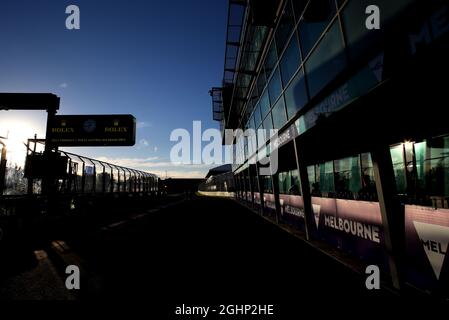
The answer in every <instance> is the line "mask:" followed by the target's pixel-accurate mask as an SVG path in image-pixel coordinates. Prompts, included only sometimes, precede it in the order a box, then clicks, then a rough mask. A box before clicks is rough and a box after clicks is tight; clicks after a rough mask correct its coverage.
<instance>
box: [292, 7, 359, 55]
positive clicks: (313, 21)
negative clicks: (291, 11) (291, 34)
mask: <svg viewBox="0 0 449 320" xmlns="http://www.w3.org/2000/svg"><path fill="white" fill-rule="evenodd" d="M361 12H364V11H361ZM334 15H335V4H334V0H313V1H310V2H309V4H308V6H307V8H306V11H305V12H304V15H303V18H302V19H301V21H300V23H299V35H300V39H301V47H302V53H303V55H304V57H305V56H307V54H308V53H309V52H310V50H311V49H312V47H313V45H314V44H315V42H316V41H317V40H318V38H319V37H320V35H321V34H322V33H323V31H324V29H326V27H327V26H328V25H329V23H330V22H331V20H332V17H333V16H334ZM363 25H365V24H363Z"/></svg>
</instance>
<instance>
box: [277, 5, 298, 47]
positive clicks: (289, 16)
mask: <svg viewBox="0 0 449 320" xmlns="http://www.w3.org/2000/svg"><path fill="white" fill-rule="evenodd" d="M294 25H295V24H294V19H293V9H292V5H291V3H290V1H288V2H287V4H286V6H285V8H284V12H283V14H282V18H281V21H280V22H279V25H278V28H277V29H276V35H275V38H276V47H277V50H278V53H279V54H281V52H282V50H283V49H284V46H285V43H286V42H287V40H288V37H289V35H290V33H291V31H292V29H293V27H294Z"/></svg>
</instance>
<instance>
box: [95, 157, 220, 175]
mask: <svg viewBox="0 0 449 320" xmlns="http://www.w3.org/2000/svg"><path fill="white" fill-rule="evenodd" d="M97 159H98V160H100V161H105V162H109V163H112V164H116V165H119V166H123V167H128V168H132V169H137V170H142V171H147V172H151V173H154V174H157V175H158V176H160V177H161V178H165V172H167V175H168V176H169V177H172V178H204V177H205V176H206V174H207V172H208V171H209V169H210V168H212V167H214V166H215V165H206V164H173V163H172V162H171V161H166V160H162V159H159V158H158V157H148V158H107V157H99V158H97Z"/></svg>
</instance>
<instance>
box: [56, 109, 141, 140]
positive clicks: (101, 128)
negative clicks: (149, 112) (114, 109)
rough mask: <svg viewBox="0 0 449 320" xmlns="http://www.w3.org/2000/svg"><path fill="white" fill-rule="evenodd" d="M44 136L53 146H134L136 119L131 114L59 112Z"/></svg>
mask: <svg viewBox="0 0 449 320" xmlns="http://www.w3.org/2000/svg"><path fill="white" fill-rule="evenodd" d="M47 139H48V141H49V142H50V143H51V144H52V145H54V146H67V147H83V146H84V147H87V146H133V145H134V144H135V141H136V118H134V116H132V115H130V114H114V115H58V116H55V117H54V119H53V121H51V123H49V131H48V137H47Z"/></svg>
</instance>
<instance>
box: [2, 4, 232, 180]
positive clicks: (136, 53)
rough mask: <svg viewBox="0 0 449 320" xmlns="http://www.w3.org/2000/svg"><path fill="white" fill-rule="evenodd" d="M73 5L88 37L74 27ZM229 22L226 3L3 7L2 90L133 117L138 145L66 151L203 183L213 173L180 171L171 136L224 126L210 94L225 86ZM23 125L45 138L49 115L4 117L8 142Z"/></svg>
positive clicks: (65, 110)
mask: <svg viewBox="0 0 449 320" xmlns="http://www.w3.org/2000/svg"><path fill="white" fill-rule="evenodd" d="M70 4H75V5H77V6H79V8H80V12H81V15H80V16H81V29H80V30H67V29H66V28H65V20H66V17H67V14H66V13H65V8H66V7H67V6H68V5H70ZM226 17H227V1H226V0H213V1H211V0H189V1H182V0H174V1H151V0H146V1H144V0H132V1H105V0H89V1H56V0H53V1H51V0H44V1H17V0H14V1H1V2H0V38H1V40H2V49H1V51H0V92H52V93H55V94H57V95H58V96H60V97H61V109H60V111H59V114H91V113H92V114H102V113H104V114H109V113H131V114H133V115H134V116H135V117H136V118H137V122H138V130H137V143H136V146H134V147H108V148H105V147H101V148H64V149H66V150H70V151H75V152H77V153H80V154H84V155H87V156H91V157H96V158H101V159H105V160H110V161H115V162H116V163H119V164H125V165H130V166H133V167H138V168H139V169H146V170H150V171H154V172H157V173H163V174H164V175H165V171H166V170H167V171H168V175H169V176H201V175H203V174H205V173H206V171H207V168H206V167H204V166H191V167H189V166H183V167H172V166H170V164H169V163H168V162H169V152H170V148H171V147H172V146H173V144H174V143H173V142H170V140H169V137H170V132H171V131H172V130H173V129H175V128H186V129H188V130H189V131H191V128H192V121H193V120H201V121H202V126H203V129H204V128H211V127H214V128H217V127H218V124H217V123H215V122H214V121H212V119H211V118H212V114H211V99H210V96H209V94H208V90H209V89H210V88H211V87H212V86H217V85H220V83H221V80H222V75H223V56H224V42H225V33H226ZM17 121H23V122H24V123H26V124H27V125H28V127H29V128H32V130H34V131H35V132H38V133H43V131H42V130H43V129H42V128H43V127H44V125H45V113H44V112H12V111H9V112H6V111H1V112H0V135H1V134H2V127H3V129H4V128H5V127H7V126H8V123H9V124H11V123H17ZM3 131H4V130H3Z"/></svg>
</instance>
